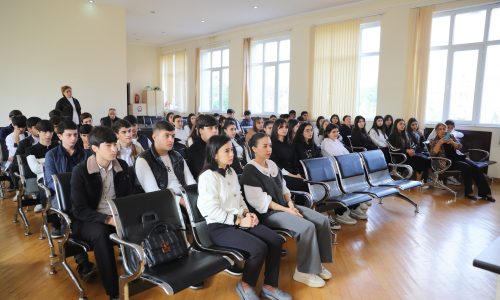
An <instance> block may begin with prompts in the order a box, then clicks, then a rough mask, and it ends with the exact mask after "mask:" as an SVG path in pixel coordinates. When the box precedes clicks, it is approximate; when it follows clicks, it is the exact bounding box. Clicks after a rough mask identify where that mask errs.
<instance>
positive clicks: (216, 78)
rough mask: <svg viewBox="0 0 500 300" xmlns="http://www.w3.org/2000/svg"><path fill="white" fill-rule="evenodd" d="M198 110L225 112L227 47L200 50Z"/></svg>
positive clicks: (227, 74)
mask: <svg viewBox="0 0 500 300" xmlns="http://www.w3.org/2000/svg"><path fill="white" fill-rule="evenodd" d="M200 56H201V57H200V111H201V112H224V113H225V112H226V111H227V108H228V102H229V48H216V49H209V50H202V51H201V52H200Z"/></svg>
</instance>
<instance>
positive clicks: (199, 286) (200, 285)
mask: <svg viewBox="0 0 500 300" xmlns="http://www.w3.org/2000/svg"><path fill="white" fill-rule="evenodd" d="M189 288H190V289H192V290H199V289H202V288H203V281H202V282H198V283H197V284H193V285H192V286H190V287H189Z"/></svg>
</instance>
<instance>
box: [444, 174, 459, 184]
mask: <svg viewBox="0 0 500 300" xmlns="http://www.w3.org/2000/svg"><path fill="white" fill-rule="evenodd" d="M446 184H451V185H462V184H461V183H460V181H458V180H457V179H456V178H455V177H453V176H450V177H448V178H446Z"/></svg>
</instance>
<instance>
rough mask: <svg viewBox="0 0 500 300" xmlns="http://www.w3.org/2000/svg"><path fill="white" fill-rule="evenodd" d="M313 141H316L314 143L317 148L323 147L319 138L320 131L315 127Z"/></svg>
mask: <svg viewBox="0 0 500 300" xmlns="http://www.w3.org/2000/svg"><path fill="white" fill-rule="evenodd" d="M313 140H314V143H315V144H316V146H319V145H321V140H320V136H319V129H318V127H316V126H314V128H313Z"/></svg>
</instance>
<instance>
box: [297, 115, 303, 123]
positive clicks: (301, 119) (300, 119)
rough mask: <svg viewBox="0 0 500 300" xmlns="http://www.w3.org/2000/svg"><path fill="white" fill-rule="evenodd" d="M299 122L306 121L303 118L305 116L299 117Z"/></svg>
mask: <svg viewBox="0 0 500 300" xmlns="http://www.w3.org/2000/svg"><path fill="white" fill-rule="evenodd" d="M297 121H299V122H303V121H305V119H304V117H303V116H298V117H297Z"/></svg>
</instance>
